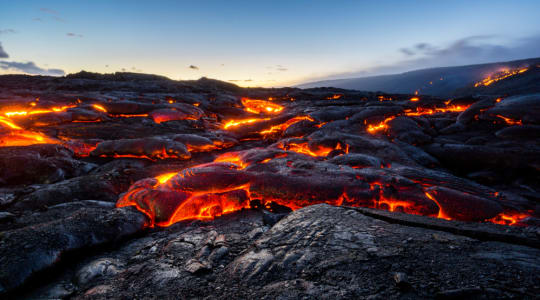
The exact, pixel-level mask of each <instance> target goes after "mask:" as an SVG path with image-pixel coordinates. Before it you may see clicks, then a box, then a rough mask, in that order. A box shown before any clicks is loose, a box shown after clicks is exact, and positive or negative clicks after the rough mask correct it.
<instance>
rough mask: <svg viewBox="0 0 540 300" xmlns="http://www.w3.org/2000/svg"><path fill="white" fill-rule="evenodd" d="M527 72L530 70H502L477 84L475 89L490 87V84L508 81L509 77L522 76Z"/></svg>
mask: <svg viewBox="0 0 540 300" xmlns="http://www.w3.org/2000/svg"><path fill="white" fill-rule="evenodd" d="M527 70H529V68H520V69H513V70H509V69H504V70H502V71H500V72H497V73H495V74H492V75H490V76H488V77H486V78H484V79H483V80H482V81H479V82H477V83H475V84H474V87H479V86H488V85H490V84H492V83H494V82H497V81H500V80H503V79H506V78H508V77H511V76H514V75H517V74H521V73H523V72H526V71H527Z"/></svg>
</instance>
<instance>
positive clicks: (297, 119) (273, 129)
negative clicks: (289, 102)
mask: <svg viewBox="0 0 540 300" xmlns="http://www.w3.org/2000/svg"><path fill="white" fill-rule="evenodd" d="M304 120H308V121H312V122H314V121H315V120H313V118H312V117H310V116H299V117H294V118H292V119H289V120H287V122H285V123H282V124H279V125H275V126H272V127H270V128H269V129H266V130H263V131H261V132H260V134H262V135H270V134H273V133H276V132H283V131H285V130H286V129H287V128H289V126H291V125H292V124H295V123H298V122H300V121H304Z"/></svg>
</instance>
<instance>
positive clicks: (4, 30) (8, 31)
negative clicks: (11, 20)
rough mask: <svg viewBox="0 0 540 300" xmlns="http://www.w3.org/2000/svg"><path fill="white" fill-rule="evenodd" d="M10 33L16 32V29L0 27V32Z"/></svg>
mask: <svg viewBox="0 0 540 300" xmlns="http://www.w3.org/2000/svg"><path fill="white" fill-rule="evenodd" d="M10 33H17V31H16V30H15V29H11V28H6V29H0V34H10Z"/></svg>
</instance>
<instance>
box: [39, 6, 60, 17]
mask: <svg viewBox="0 0 540 300" xmlns="http://www.w3.org/2000/svg"><path fill="white" fill-rule="evenodd" d="M39 10H40V11H42V12H44V13H47V14H51V15H57V14H58V12H57V11H56V10H54V9H50V8H47V7H42V8H40V9H39Z"/></svg>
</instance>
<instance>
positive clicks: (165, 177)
mask: <svg viewBox="0 0 540 300" xmlns="http://www.w3.org/2000/svg"><path fill="white" fill-rule="evenodd" d="M176 174H178V172H172V173H165V174H162V175H159V176H156V180H157V181H158V182H159V183H160V184H163V183H165V182H167V181H169V179H171V178H172V177H173V176H174V175H176Z"/></svg>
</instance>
